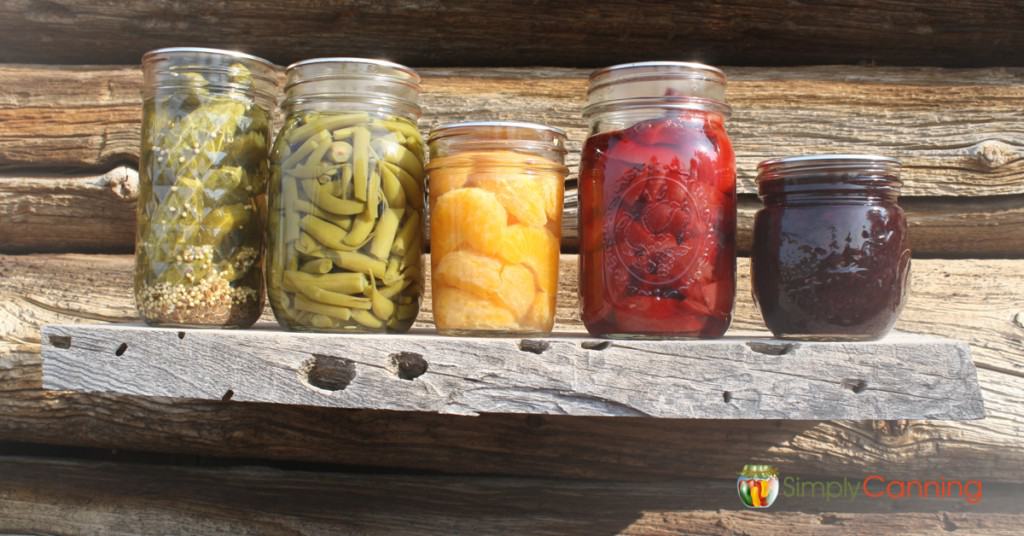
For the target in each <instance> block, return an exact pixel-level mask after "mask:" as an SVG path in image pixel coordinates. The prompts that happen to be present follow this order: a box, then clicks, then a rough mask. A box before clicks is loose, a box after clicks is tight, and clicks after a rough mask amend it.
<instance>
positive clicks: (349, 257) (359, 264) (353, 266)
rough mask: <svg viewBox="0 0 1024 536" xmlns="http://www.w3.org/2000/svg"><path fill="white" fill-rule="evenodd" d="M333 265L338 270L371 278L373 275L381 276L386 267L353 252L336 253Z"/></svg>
mask: <svg viewBox="0 0 1024 536" xmlns="http://www.w3.org/2000/svg"><path fill="white" fill-rule="evenodd" d="M334 264H335V265H336V266H338V268H342V269H344V270H350V271H353V272H360V273H364V274H367V275H369V276H371V277H372V276H373V275H374V274H383V273H384V270H386V269H387V265H386V264H385V263H384V261H378V260H376V259H373V258H371V257H368V256H366V255H363V254H362V253H356V252H354V251H339V252H337V258H336V259H335V261H334Z"/></svg>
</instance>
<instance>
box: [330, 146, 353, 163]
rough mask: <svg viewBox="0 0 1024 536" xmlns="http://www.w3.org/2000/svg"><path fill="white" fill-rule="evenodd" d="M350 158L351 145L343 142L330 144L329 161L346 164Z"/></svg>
mask: <svg viewBox="0 0 1024 536" xmlns="http://www.w3.org/2000/svg"><path fill="white" fill-rule="evenodd" d="M351 157H352V144H350V143H348V142H345V141H336V142H334V143H332V144H331V160H332V161H334V162H335V163H338V164H340V163H342V162H348V159H349V158H351Z"/></svg>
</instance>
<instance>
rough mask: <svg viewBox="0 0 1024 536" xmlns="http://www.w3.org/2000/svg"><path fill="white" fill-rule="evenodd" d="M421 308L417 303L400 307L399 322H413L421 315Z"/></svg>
mask: <svg viewBox="0 0 1024 536" xmlns="http://www.w3.org/2000/svg"><path fill="white" fill-rule="evenodd" d="M419 312H420V308H419V306H417V305H416V304H415V303H407V304H402V305H399V306H398V319H399V320H412V319H414V318H416V315H417V314H419Z"/></svg>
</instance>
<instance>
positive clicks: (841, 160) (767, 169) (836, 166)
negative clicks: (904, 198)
mask: <svg viewBox="0 0 1024 536" xmlns="http://www.w3.org/2000/svg"><path fill="white" fill-rule="evenodd" d="M900 168H901V164H900V161H899V160H897V159H895V158H892V157H889V156H880V155H874V154H812V155H803V156H787V157H783V158H772V159H769V160H764V161H762V162H761V163H759V164H758V165H757V181H758V182H761V181H765V180H771V179H775V178H778V177H779V176H782V175H786V174H790V173H798V174H802V173H828V172H848V171H862V172H867V173H879V174H887V175H898V174H899V171H900Z"/></svg>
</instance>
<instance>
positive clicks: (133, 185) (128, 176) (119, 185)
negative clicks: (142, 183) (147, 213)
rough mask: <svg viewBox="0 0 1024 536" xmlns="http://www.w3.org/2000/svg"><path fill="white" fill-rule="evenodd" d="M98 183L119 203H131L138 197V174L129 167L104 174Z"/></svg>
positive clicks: (122, 167)
mask: <svg viewBox="0 0 1024 536" xmlns="http://www.w3.org/2000/svg"><path fill="white" fill-rule="evenodd" d="M99 183H100V185H101V186H103V187H105V188H107V189H108V190H110V192H111V193H112V194H114V196H116V197H117V198H118V199H120V200H121V201H129V202H131V201H135V200H136V199H138V197H139V172H138V171H135V170H134V169H132V168H130V167H127V166H119V167H117V168H114V169H112V170H110V171H108V172H106V173H105V174H104V175H103V176H102V177H100V179H99Z"/></svg>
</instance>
